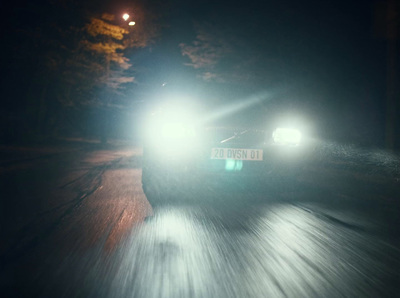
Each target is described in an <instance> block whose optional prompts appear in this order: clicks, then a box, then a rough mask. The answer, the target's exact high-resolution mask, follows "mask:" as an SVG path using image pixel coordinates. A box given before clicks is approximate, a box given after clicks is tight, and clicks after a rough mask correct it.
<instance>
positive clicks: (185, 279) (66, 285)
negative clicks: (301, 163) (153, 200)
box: [0, 147, 400, 297]
mask: <svg viewBox="0 0 400 298" xmlns="http://www.w3.org/2000/svg"><path fill="white" fill-rule="evenodd" d="M2 151H3V152H4V153H3V155H2V156H4V160H1V161H0V175H1V184H0V191H1V197H2V200H1V217H2V224H1V233H2V241H1V246H0V261H1V271H0V274H1V275H0V278H1V279H0V285H1V288H2V293H6V295H5V296H4V295H2V296H3V297H398V296H399V293H400V249H399V244H400V237H399V236H400V232H399V224H400V219H399V211H400V208H399V206H400V204H399V199H400V182H399V179H398V177H399V176H398V174H397V176H396V175H394V174H393V171H392V169H393V168H394V169H397V170H398V168H396V167H398V163H397V162H398V160H397V159H395V158H394V157H393V158H392V157H389V155H384V154H383V153H382V156H381V157H380V158H379V161H380V162H378V161H375V160H372V159H368V160H369V162H366V161H367V158H366V155H365V154H364V153H363V154H364V155H362V153H359V156H358V157H357V158H358V159H357V158H355V157H354V155H356V154H357V153H355V152H352V153H351V154H352V157H354V158H353V159H352V160H350V159H349V158H347V159H346V158H343V160H342V161H340V162H339V161H335V162H332V163H331V164H330V165H328V163H319V162H318V161H316V162H314V163H312V164H310V165H309V166H308V167H307V169H306V170H305V172H304V174H303V175H302V176H301V177H299V179H298V181H297V182H298V183H299V187H298V188H297V189H295V190H293V189H290V188H288V189H287V190H285V188H277V187H273V186H270V188H268V187H267V188H266V189H264V190H263V191H262V192H260V191H253V190H252V189H245V188H243V189H241V190H234V191H232V190H229V189H226V190H225V191H221V190H220V191H218V192H217V191H215V190H213V189H211V188H208V187H206V186H205V187H204V191H202V193H196V194H194V193H189V192H188V193H186V194H185V196H186V197H187V200H186V201H193V200H194V199H195V201H196V202H197V203H191V204H187V203H182V204H177V205H173V206H166V207H160V208H154V210H153V209H152V207H151V206H150V204H149V203H148V201H147V199H146V197H145V195H144V194H143V191H142V188H141V180H140V179H141V149H140V148H129V147H113V148H109V149H102V150H100V149H98V148H97V149H96V148H95V147H93V148H86V149H82V148H79V147H77V148H75V149H74V148H72V149H70V150H66V149H63V150H53V151H49V152H48V151H46V152H43V150H41V151H40V152H39V153H35V152H27V150H26V149H24V150H22V149H21V152H22V153H21V154H20V155H18V154H16V156H12V155H11V154H9V155H7V152H8V151H7V148H2ZM12 151H13V152H15V149H13V150H12ZM10 152H11V149H10ZM346 152H347V153H349V151H346ZM349 154H350V153H349ZM368 156H370V155H368ZM371 156H372V155H371ZM374 156H375V155H374ZM384 157H386V159H384ZM391 158H392V159H391ZM359 160H361V161H359ZM382 161H384V162H382ZM396 177H397V178H396ZM289 189H290V190H289Z"/></svg>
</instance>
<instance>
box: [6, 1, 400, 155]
mask: <svg viewBox="0 0 400 298" xmlns="http://www.w3.org/2000/svg"><path fill="white" fill-rule="evenodd" d="M2 5H4V4H2ZM390 5H392V6H390ZM398 9H399V5H398V2H397V1H389V0H388V1H373V0H370V1H350V2H348V1H246V2H232V1H230V2H228V1H196V2H195V3H189V2H187V1H172V0H171V1H112V2H111V1H100V2H99V1H75V0H65V1H51V0H42V1H35V2H28V1H22V2H13V3H9V4H7V7H3V8H2V11H3V12H5V13H4V16H3V20H2V21H3V25H2V29H1V35H2V54H1V57H2V58H1V60H2V61H1V64H2V76H1V77H2V79H1V89H0V90H1V98H2V104H1V106H0V114H1V126H2V130H1V141H2V142H38V141H40V142H43V141H45V142H46V141H49V140H54V139H57V138H60V137H67V136H78V137H85V138H99V139H103V141H104V140H106V139H108V138H110V137H113V138H125V139H132V138H134V137H135V135H137V132H138V130H139V127H140V125H139V124H140V121H141V119H142V118H143V117H142V116H143V113H144V112H143V111H144V110H145V108H144V107H145V106H146V104H147V103H149V102H150V101H151V100H152V99H154V98H161V97H162V95H161V94H162V92H164V91H163V88H161V86H162V84H165V83H167V85H168V86H172V87H168V88H172V89H173V90H174V91H181V92H182V93H184V94H192V95H193V96H194V97H197V98H199V99H200V100H202V101H204V102H207V101H210V102H224V103H226V104H229V102H231V101H235V102H237V101H241V100H243V101H244V100H246V99H247V98H249V97H251V96H254V95H257V96H258V95H260V94H263V95H262V96H260V100H261V102H262V105H263V108H264V109H265V110H272V111H275V108H276V107H277V106H279V107H280V109H282V110H288V111H291V112H293V111H294V112H297V113H300V114H302V115H303V117H305V118H307V119H308V121H309V122H311V123H313V128H314V130H313V131H314V133H315V134H316V135H317V136H318V137H319V138H324V139H333V140H336V141H340V142H346V143H356V144H360V145H368V146H380V147H381V146H386V147H388V148H395V147H397V148H398V147H399V137H398V135H399V120H398V118H399V117H398V113H399V111H398V110H399V104H398V102H399V92H398V90H399V89H398V70H399V65H398V60H396V59H397V56H398V52H399V48H398V46H397V45H398V33H397V32H398V26H399V22H398ZM125 11H130V12H132V15H133V16H134V18H136V19H135V20H136V22H137V25H136V26H135V28H134V30H137V32H139V33H140V32H146V33H143V36H145V35H146V34H147V35H146V36H145V37H144V39H146V38H147V39H146V43H145V45H142V46H133V47H130V48H127V49H125V50H123V51H121V52H122V53H123V55H124V56H125V57H126V58H128V59H129V63H131V64H132V66H131V67H130V68H129V69H127V70H126V71H125V72H124V75H125V76H131V77H134V81H133V82H128V83H125V84H122V85H121V86H120V88H119V89H118V90H114V89H112V88H111V89H110V88H109V87H108V86H107V85H106V84H105V83H104V82H103V83H99V82H97V83H94V81H95V76H94V75H93V73H95V70H90V69H88V68H90V67H89V66H88V65H90V64H77V63H75V61H76V57H77V53H80V52H79V50H78V49H79V45H80V44H81V42H82V41H84V40H87V39H89V37H88V35H87V34H85V32H84V30H83V28H84V26H85V24H87V23H88V22H89V20H90V18H91V17H99V16H100V15H101V14H103V13H109V14H114V15H115V16H116V19H115V20H114V21H113V22H114V24H116V25H120V23H118V18H119V16H120V15H122V13H123V12H125ZM139 11H140V14H139ZM396 11H397V14H396V13H395V12H396ZM149 28H151V29H152V30H153V29H154V30H153V31H151V32H152V33H148V32H150V29H149ZM102 41H103V42H107V40H106V39H103V40H102ZM86 54H88V53H86ZM91 55H92V56H90V55H87V56H85V57H86V58H85V59H87V60H85V61H86V62H87V61H95V60H96V59H97V60H96V62H97V63H98V64H99V65H103V67H104V65H105V62H104V59H103V60H101V59H102V58H101V57H100V56H101V55H98V56H96V55H93V53H92V54H91ZM87 57H92V58H87ZM103 58H104V57H103ZM90 59H92V60H90ZM71 61H72V62H71ZM71 63H72V64H71ZM74 63H75V64H74ZM71 65H74V68H73V69H72V68H71ZM71 69H72V70H71ZM90 71H92V72H90ZM101 72H103V73H104V72H105V68H104V69H101V70H98V73H101ZM85 73H89V75H86V76H84V75H83V74H85ZM80 75H82V77H83V78H84V79H82V78H80ZM99 75H100V74H99ZM164 89H165V88H164ZM388 98H389V99H388ZM388 109H389V110H391V111H393V112H392V116H388V114H387V110H388ZM385 139H386V144H385Z"/></svg>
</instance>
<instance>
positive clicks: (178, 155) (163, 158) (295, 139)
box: [142, 102, 307, 206]
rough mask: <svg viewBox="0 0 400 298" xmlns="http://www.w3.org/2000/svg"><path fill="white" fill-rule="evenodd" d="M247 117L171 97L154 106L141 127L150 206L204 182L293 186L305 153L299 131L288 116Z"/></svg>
mask: <svg viewBox="0 0 400 298" xmlns="http://www.w3.org/2000/svg"><path fill="white" fill-rule="evenodd" d="M245 110H246V111H247V112H246V111H245ZM256 110H257V107H256ZM227 111H228V112H227ZM253 111H254V109H253ZM261 114H262V113H261ZM222 115H224V116H222ZM238 115H239V116H238ZM243 115H246V116H243ZM249 115H250V116H249ZM240 116H243V117H241V118H240ZM221 118H224V119H228V120H230V121H220V120H221ZM252 118H253V117H252V113H249V112H248V109H246V108H243V107H241V108H232V105H231V106H230V107H224V108H222V109H221V108H219V109H214V110H213V109H209V110H205V109H201V108H199V107H198V106H196V107H193V105H192V106H190V105H189V106H188V105H186V104H184V103H182V102H173V103H168V104H163V105H160V106H159V107H157V109H154V110H153V111H152V112H151V113H150V114H149V117H148V118H147V122H146V124H145V125H144V127H145V128H144V129H143V131H144V145H143V166H142V187H143V191H144V193H145V194H146V197H147V199H148V201H149V202H150V203H151V205H152V206H156V205H161V204H170V203H174V202H177V200H188V199H185V195H182V194H184V193H185V192H186V194H187V193H188V191H189V192H190V193H198V192H201V191H202V189H209V188H210V187H215V188H216V189H218V188H219V189H220V190H221V189H222V190H223V191H229V190H237V189H238V188H240V189H247V190H249V191H253V190H257V189H264V188H265V187H267V188H268V186H270V187H271V186H274V187H276V186H277V185H280V187H282V189H287V188H288V187H293V186H294V185H295V183H294V182H295V181H296V177H297V176H298V175H299V174H300V173H301V171H302V168H303V166H304V164H305V161H306V156H307V148H306V147H307V146H305V142H304V139H305V138H304V135H303V133H302V132H301V131H300V130H299V129H298V128H296V127H294V123H295V122H293V121H292V122H290V121H289V122H288V121H285V122H282V124H283V125H282V126H279V125H277V123H278V122H276V121H275V123H269V124H260V123H258V125H254V124H253V122H252V121H251V120H253V119H252ZM240 119H241V120H240ZM243 119H244V121H243ZM268 119H271V118H268ZM268 119H267V120H268ZM265 122H267V123H268V121H261V123H265ZM250 123H251V125H250ZM243 124H247V127H245V125H243ZM274 124H275V125H274ZM257 126H258V127H257ZM186 197H188V196H187V195H186Z"/></svg>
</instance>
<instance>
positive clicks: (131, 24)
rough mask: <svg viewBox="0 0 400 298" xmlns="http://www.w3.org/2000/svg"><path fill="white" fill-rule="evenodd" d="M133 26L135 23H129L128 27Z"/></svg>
mask: <svg viewBox="0 0 400 298" xmlns="http://www.w3.org/2000/svg"><path fill="white" fill-rule="evenodd" d="M135 24H136V23H135V22H129V24H128V25H129V26H135Z"/></svg>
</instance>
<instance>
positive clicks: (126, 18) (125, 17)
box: [122, 13, 129, 21]
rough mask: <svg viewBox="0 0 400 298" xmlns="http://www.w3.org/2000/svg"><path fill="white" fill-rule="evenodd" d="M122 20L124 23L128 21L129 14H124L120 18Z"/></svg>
mask: <svg viewBox="0 0 400 298" xmlns="http://www.w3.org/2000/svg"><path fill="white" fill-rule="evenodd" d="M122 18H123V19H124V20H125V21H126V20H128V19H129V14H127V13H124V15H123V16H122Z"/></svg>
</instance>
